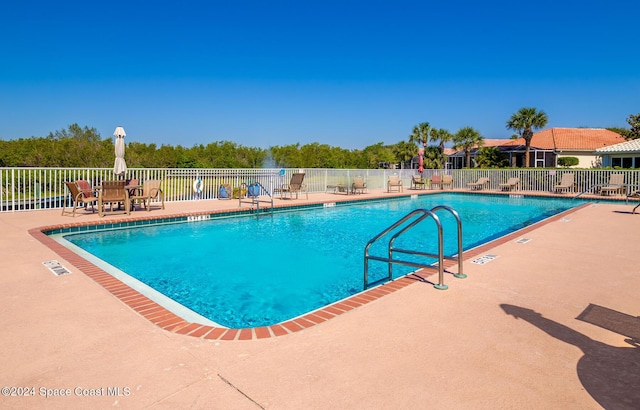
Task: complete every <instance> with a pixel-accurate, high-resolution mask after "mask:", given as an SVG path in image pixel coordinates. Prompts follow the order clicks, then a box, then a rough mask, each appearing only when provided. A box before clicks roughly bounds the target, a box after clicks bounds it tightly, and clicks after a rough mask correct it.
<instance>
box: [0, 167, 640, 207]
mask: <svg viewBox="0 0 640 410" xmlns="http://www.w3.org/2000/svg"><path fill="white" fill-rule="evenodd" d="M299 171H301V172H304V173H305V174H306V175H305V179H304V182H305V183H306V185H307V188H308V191H309V192H310V193H313V192H324V191H325V190H326V189H327V185H337V184H344V185H345V186H350V185H351V182H352V181H353V178H354V177H363V178H364V180H365V182H366V184H367V188H368V189H372V190H380V189H386V183H387V178H388V176H389V175H394V174H395V175H399V176H400V179H401V180H402V182H403V185H404V187H405V188H409V187H410V184H411V177H412V175H414V174H416V170H411V169H404V170H401V169H396V170H382V169H325V168H309V169H304V170H298V169H284V170H280V169H166V168H141V169H135V168H134V169H129V170H128V172H127V175H126V178H127V179H137V180H138V181H139V183H144V181H145V180H151V179H159V180H161V181H162V189H163V191H164V193H165V200H166V201H189V200H192V199H194V190H193V183H194V181H195V179H196V177H198V176H199V177H200V179H201V180H202V182H203V185H202V186H203V189H202V193H201V195H200V199H213V198H217V197H218V194H219V190H220V186H221V185H223V184H228V185H230V186H231V187H235V188H239V187H241V186H242V184H243V183H244V184H249V183H250V182H252V181H258V182H260V183H261V184H262V185H263V186H264V187H265V189H267V190H268V191H269V192H273V188H275V187H276V186H280V185H282V184H285V183H288V182H289V180H290V179H291V175H292V174H293V173H295V172H299ZM568 172H569V173H573V174H574V175H575V181H576V189H575V193H576V194H578V193H581V192H584V191H591V190H593V189H594V188H595V187H597V186H600V185H606V184H607V183H608V181H609V177H610V175H611V174H616V173H623V174H624V175H625V184H626V185H627V191H628V192H629V191H635V190H638V189H640V170H600V169H596V170H592V169H588V170H587V169H537V168H528V169H524V168H521V169H461V170H446V171H445V170H425V172H424V173H423V177H425V178H431V176H433V175H434V174H440V175H442V174H445V173H448V174H451V175H452V176H453V186H454V188H466V187H467V184H468V183H469V182H473V181H476V180H477V179H478V178H480V177H486V178H489V180H490V181H491V188H492V189H497V188H498V184H500V183H502V182H505V181H506V180H507V179H508V178H510V177H517V178H520V186H519V187H518V190H521V191H552V190H553V188H554V186H555V185H556V184H558V183H559V181H560V178H561V177H562V174H564V173H568ZM112 179H117V178H116V177H115V176H114V174H113V170H112V169H111V168H0V189H1V202H0V212H12V211H24V210H38V209H55V208H60V207H62V205H63V203H64V201H69V195H68V192H67V189H66V187H65V185H64V182H65V181H76V180H87V181H89V183H90V184H91V185H92V186H94V187H95V186H99V185H100V184H101V183H102V181H105V180H112Z"/></svg>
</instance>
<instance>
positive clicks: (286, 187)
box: [273, 172, 309, 199]
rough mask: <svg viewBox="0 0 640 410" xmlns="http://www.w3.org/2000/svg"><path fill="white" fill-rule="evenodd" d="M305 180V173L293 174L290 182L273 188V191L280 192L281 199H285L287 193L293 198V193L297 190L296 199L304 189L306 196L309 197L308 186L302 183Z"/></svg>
mask: <svg viewBox="0 0 640 410" xmlns="http://www.w3.org/2000/svg"><path fill="white" fill-rule="evenodd" d="M302 181H304V173H302V172H299V173H295V174H293V175H291V180H290V181H289V183H288V184H283V185H282V186H280V187H277V188H275V189H274V190H273V193H274V194H275V193H277V192H279V193H280V199H285V197H286V195H285V194H286V193H289V199H293V194H294V192H295V194H296V199H298V194H299V193H300V192H302V191H304V193H305V196H306V198H307V199H309V193H308V192H307V186H306V185H305V184H303V183H302Z"/></svg>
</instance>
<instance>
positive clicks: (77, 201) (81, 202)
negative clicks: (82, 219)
mask: <svg viewBox="0 0 640 410" xmlns="http://www.w3.org/2000/svg"><path fill="white" fill-rule="evenodd" d="M85 182H87V181H85ZM64 184H65V185H66V186H67V188H68V189H69V193H70V194H71V210H69V211H68V210H67V209H66V203H67V201H66V200H65V201H63V203H62V215H64V214H65V213H70V214H71V215H73V216H74V217H75V216H76V209H78V208H84V209H85V210H86V209H87V205H89V204H91V213H94V212H95V211H96V210H95V208H94V206H93V205H94V204H95V203H96V202H97V201H98V198H96V196H95V195H94V194H93V191H92V190H91V189H90V188H91V187H89V190H88V192H84V191H83V190H81V189H80V187H78V183H77V182H65V183H64ZM87 185H89V183H88V182H87Z"/></svg>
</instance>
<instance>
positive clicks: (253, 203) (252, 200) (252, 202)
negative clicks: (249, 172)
mask: <svg viewBox="0 0 640 410" xmlns="http://www.w3.org/2000/svg"><path fill="white" fill-rule="evenodd" d="M249 187H253V188H254V190H250V189H249ZM255 189H257V190H258V191H257V192H256V191H255ZM244 190H246V191H247V194H246V196H243V195H242V192H243V191H244ZM261 194H264V195H267V196H268V197H269V199H266V200H265V199H260V195H261ZM260 202H263V203H266V204H270V205H271V207H270V209H271V213H273V196H271V193H270V192H269V191H267V189H266V188H265V187H264V186H263V185H262V184H261V183H260V182H257V181H254V182H253V183H250V184H248V185H247V184H246V183H245V182H243V183H242V184H241V185H240V193H239V195H238V207H239V208H241V207H242V204H243V203H247V204H249V206H250V207H251V210H252V211H253V209H254V207H255V210H256V212H260Z"/></svg>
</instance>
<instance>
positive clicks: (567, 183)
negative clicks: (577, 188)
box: [553, 173, 575, 193]
mask: <svg viewBox="0 0 640 410" xmlns="http://www.w3.org/2000/svg"><path fill="white" fill-rule="evenodd" d="M574 185H575V182H574V174H573V173H566V174H562V179H560V183H559V184H558V185H556V186H555V187H554V188H553V191H554V192H563V193H567V192H569V191H573V187H574Z"/></svg>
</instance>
